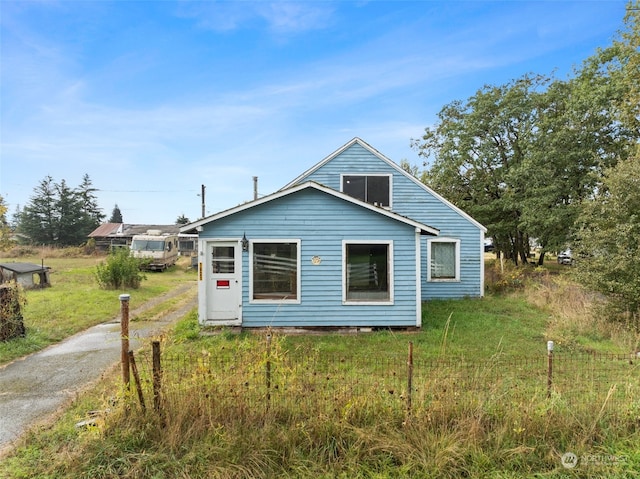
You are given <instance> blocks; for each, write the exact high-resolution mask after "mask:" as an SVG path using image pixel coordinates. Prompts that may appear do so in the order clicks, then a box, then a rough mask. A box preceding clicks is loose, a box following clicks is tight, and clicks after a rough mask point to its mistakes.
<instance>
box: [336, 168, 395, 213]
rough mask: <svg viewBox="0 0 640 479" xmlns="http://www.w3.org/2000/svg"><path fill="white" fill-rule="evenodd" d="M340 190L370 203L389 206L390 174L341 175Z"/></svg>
mask: <svg viewBox="0 0 640 479" xmlns="http://www.w3.org/2000/svg"><path fill="white" fill-rule="evenodd" d="M342 192H343V193H345V194H347V195H349V196H352V197H353V198H357V199H359V200H362V201H365V202H367V203H371V204H372V205H376V206H382V207H385V208H389V207H390V206H391V175H342Z"/></svg>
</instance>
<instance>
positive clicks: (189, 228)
mask: <svg viewBox="0 0 640 479" xmlns="http://www.w3.org/2000/svg"><path fill="white" fill-rule="evenodd" d="M309 188H312V189H315V190H318V191H321V192H323V193H326V194H328V195H331V196H334V197H336V198H339V199H341V200H343V201H347V202H349V203H353V204H355V205H358V206H360V207H362V208H365V209H367V210H370V211H373V212H375V213H378V214H380V215H383V216H387V217H388V218H391V219H394V220H396V221H400V222H402V223H405V224H407V225H410V226H413V227H414V228H417V229H419V230H420V231H421V232H422V233H423V234H428V235H433V236H437V235H438V233H439V232H440V231H439V230H438V229H436V228H434V227H432V226H428V225H425V224H424V223H420V222H418V221H415V220H412V219H411V218H407V217H406V216H402V215H399V214H397V213H394V212H392V211H389V210H386V209H384V208H380V207H378V206H374V205H372V204H369V203H365V202H364V201H360V200H358V199H356V198H353V197H352V196H349V195H346V194H344V193H341V192H339V191H336V190H334V189H333V188H328V187H326V186H323V185H321V184H320V183H316V182H315V181H307V182H305V183H300V184H298V185H294V186H292V187H290V188H287V189H281V190H279V191H276V192H275V193H273V194H271V195H268V196H265V197H263V198H260V199H257V200H254V201H250V202H248V203H244V204H242V205H239V206H236V207H234V208H230V209H228V210H224V211H221V212H219V213H216V214H214V215H212V216H208V217H206V218H202V219H201V220H198V221H195V222H193V223H190V224H188V225H185V226H183V227H182V228H180V232H181V233H189V232H194V231H197V230H198V228H199V227H201V226H203V225H205V224H208V223H211V222H212V221H216V220H219V219H221V218H225V217H227V216H231V215H234V214H236V213H239V212H241V211H244V210H248V209H250V208H254V207H256V206H259V205H262V204H265V203H269V202H271V201H274V200H276V199H278V198H282V197H285V196H288V195H292V194H294V193H297V192H299V191H302V190H305V189H309Z"/></svg>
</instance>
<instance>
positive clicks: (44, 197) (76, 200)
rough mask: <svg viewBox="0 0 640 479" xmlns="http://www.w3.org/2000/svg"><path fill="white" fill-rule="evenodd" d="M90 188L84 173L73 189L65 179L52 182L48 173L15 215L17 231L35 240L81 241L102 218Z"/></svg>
mask: <svg viewBox="0 0 640 479" xmlns="http://www.w3.org/2000/svg"><path fill="white" fill-rule="evenodd" d="M93 191H96V190H94V189H92V188H91V180H90V179H89V177H88V176H87V175H85V177H84V179H83V183H82V185H81V186H80V187H79V188H77V189H71V188H69V186H68V185H67V182H66V181H65V180H62V181H61V182H60V183H55V182H54V181H53V178H52V177H51V176H47V177H45V178H44V179H43V180H42V181H41V182H40V184H39V185H38V186H37V187H36V188H35V189H34V194H33V196H32V197H31V199H30V202H29V204H28V205H27V206H25V207H24V209H23V210H22V212H20V213H19V214H18V215H17V219H18V231H20V232H21V233H24V234H25V235H27V236H28V237H29V238H30V239H31V241H32V242H33V243H37V244H48V245H58V246H77V245H81V244H83V243H84V242H85V241H86V240H87V236H88V235H89V234H90V233H91V232H92V231H93V230H94V229H95V228H96V227H97V226H98V225H99V224H100V221H101V220H102V216H101V213H100V210H99V208H97V203H96V201H95V197H94V196H93Z"/></svg>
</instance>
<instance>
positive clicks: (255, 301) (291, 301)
mask: <svg viewBox="0 0 640 479" xmlns="http://www.w3.org/2000/svg"><path fill="white" fill-rule="evenodd" d="M255 243H258V244H262V243H274V244H286V243H294V244H295V245H296V262H297V263H296V299H253V245H254V244H255ZM300 243H301V241H300V239H286V238H285V239H283V238H277V239H269V238H266V239H265V238H258V239H251V240H249V304H300V303H301V302H302V298H301V294H302V288H301V285H300V283H301V274H302V271H301V270H302V263H301V258H302V255H301V254H300Z"/></svg>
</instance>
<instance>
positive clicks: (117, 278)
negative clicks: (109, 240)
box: [95, 248, 146, 289]
mask: <svg viewBox="0 0 640 479" xmlns="http://www.w3.org/2000/svg"><path fill="white" fill-rule="evenodd" d="M140 265H141V262H140V260H138V259H136V258H133V257H132V256H131V255H130V254H129V249H127V248H119V249H116V250H114V251H113V252H112V253H111V254H110V255H109V256H107V259H106V261H103V262H102V263H100V264H98V265H97V266H96V272H95V275H96V279H97V281H98V285H99V286H100V287H101V288H103V289H122V288H132V289H138V288H139V287H140V283H141V282H142V280H143V279H146V276H145V275H144V273H143V272H142V271H141V269H140Z"/></svg>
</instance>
